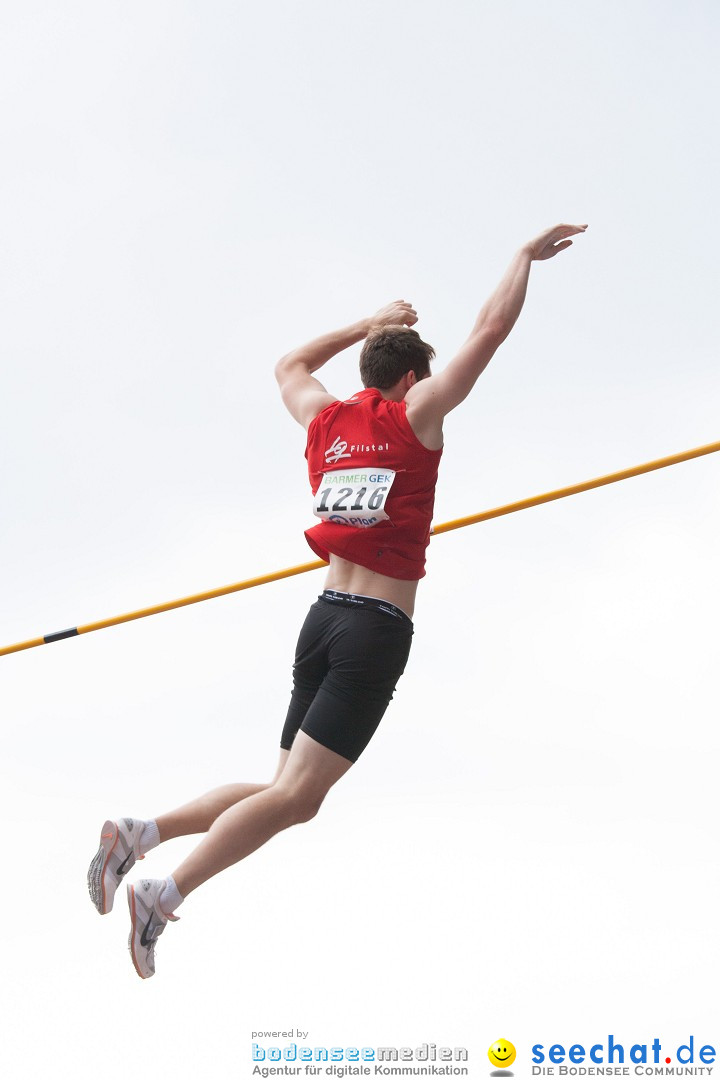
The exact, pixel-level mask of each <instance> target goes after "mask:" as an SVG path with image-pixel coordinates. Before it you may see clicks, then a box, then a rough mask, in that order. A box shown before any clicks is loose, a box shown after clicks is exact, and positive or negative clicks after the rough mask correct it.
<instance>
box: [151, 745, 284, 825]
mask: <svg viewBox="0 0 720 1080" xmlns="http://www.w3.org/2000/svg"><path fill="white" fill-rule="evenodd" d="M287 758H288V751H287V750H281V751H280V760H279V762H278V766H277V770H276V772H275V776H274V777H273V779H272V780H271V781H270V783H268V784H224V785H223V786H222V787H217V788H214V789H213V790H212V791H208V792H207V793H206V794H205V795H201V796H200V797H199V798H197V799H193V801H192V802H189V803H185V805H184V806H180V807H178V809H177V810H171V811H170V812H169V813H167V814H161V815H160V817H157V818H155V823H156V824H157V827H158V832H159V834H160V843H161V844H162V843H164V841H165V840H172V839H173V838H174V837H176V836H189V835H190V834H191V833H202V832H207V831H208V829H209V828H210V826H211V825H212V823H213V822H214V821H215V819H216V818H217V817H219V816H220V814H222V813H224V812H225V811H226V810H228V809H229V808H230V807H231V806H235V804H236V803H239V802H242V800H243V799H247V798H249V796H251V795H257V794H258V792H260V791H265V790H266V789H267V788H269V787H272V785H273V784H275V783H276V782H277V780H278V777H279V776H280V775H281V774H282V771H283V768H284V767H285V762H286V761H287Z"/></svg>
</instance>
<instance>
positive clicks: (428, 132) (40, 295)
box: [0, 0, 720, 1080]
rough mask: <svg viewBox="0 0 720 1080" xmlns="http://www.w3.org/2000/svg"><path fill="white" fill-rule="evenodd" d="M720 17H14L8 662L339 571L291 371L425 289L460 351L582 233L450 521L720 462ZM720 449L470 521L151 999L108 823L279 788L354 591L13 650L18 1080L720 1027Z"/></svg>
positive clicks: (66, 7)
mask: <svg viewBox="0 0 720 1080" xmlns="http://www.w3.org/2000/svg"><path fill="white" fill-rule="evenodd" d="M719 21H720V17H719V16H718V9H717V6H716V5H715V4H712V3H710V2H709V0H707V2H705V0H702V2H701V0H690V2H685V3H683V4H680V3H678V2H675V3H668V2H664V0H654V2H650V0H648V2H643V0H629V2H627V0H626V2H624V3H622V4H621V3H614V2H610V3H608V2H607V0H605V2H603V3H599V2H595V0H591V2H585V0H581V2H579V3H578V2H576V3H570V2H560V0H549V2H547V3H544V4H535V3H531V2H529V0H517V2H513V0H509V2H506V3H500V2H498V0H490V2H481V0H449V2H445V3H443V4H440V3H439V2H436V0H433V2H426V0H415V2H412V3H411V2H408V0H390V2H386V3H380V2H378V0H370V2H367V0H366V2H364V3H362V4H356V5H354V6H349V5H346V4H338V3H331V2H325V0H323V2H319V0H310V2H309V3H306V4H299V3H290V2H287V0H281V2H270V3H267V4H264V5H257V4H256V5H249V4H242V3H230V2H214V0H211V2H209V3H205V4H200V3H182V2H178V0H176V2H174V3H169V2H168V3H159V2H154V0H149V2H148V3H145V4H143V5H137V4H129V5H128V4H125V5H117V4H113V5H108V4H97V3H95V4H90V3H79V2H72V0H71V2H68V3H63V4H51V3H38V2H33V0H29V2H28V0H24V2H23V3H19V2H16V3H5V4H3V5H2V14H1V25H0V31H1V32H0V87H1V91H2V101H3V103H4V105H3V109H2V145H3V149H4V161H5V164H4V168H3V170H2V173H1V174H0V195H1V198H2V208H3V227H2V285H3V298H4V302H3V312H4V315H3V321H2V346H3V348H2V354H3V394H2V398H1V406H0V407H1V408H2V420H3V422H2V425H0V439H1V440H2V451H3V453H2V460H3V461H4V463H5V468H4V469H3V472H2V503H3V528H2V532H1V534H0V545H1V546H0V558H1V560H2V570H3V603H2V605H1V607H0V636H1V640H0V644H2V645H4V644H10V643H12V642H15V641H19V640H23V639H25V638H31V637H36V636H39V635H42V634H46V633H50V632H52V631H55V630H60V629H63V628H65V627H68V626H74V625H77V624H82V623H86V622H90V621H93V620H95V619H101V618H104V617H108V616H111V615H115V614H119V613H121V612H124V611H130V610H133V609H135V608H138V607H143V606H146V605H150V604H153V603H157V602H161V601H163V600H170V599H173V598H175V597H179V596H184V595H186V594H189V593H193V592H197V591H200V590H203V589H209V588H212V587H215V586H220V585H224V584H227V583H230V582H233V581H237V580H240V579H242V578H245V577H249V576H252V575H255V574H260V573H263V572H266V571H270V570H273V569H276V568H279V567H283V566H289V565H293V564H295V563H299V562H304V561H307V559H308V558H311V557H312V556H311V553H310V552H309V549H308V548H307V546H306V545H305V541H304V539H303V535H302V530H303V528H305V527H307V525H308V524H310V523H311V514H310V503H309V499H308V494H309V491H308V488H307V479H306V474H305V467H304V466H305V463H304V460H303V449H304V435H303V432H302V430H301V429H300V428H299V427H298V426H297V425H295V424H294V423H293V421H292V420H291V418H290V417H289V415H288V414H286V413H285V412H284V410H283V408H282V405H281V403H280V400H279V396H278V394H277V390H276V386H275V383H274V379H273V374H272V372H273V365H274V363H275V361H276V360H277V358H279V356H281V355H282V354H283V353H284V352H286V351H287V350H288V349H290V348H292V347H293V346H295V345H297V344H300V343H302V342H303V341H305V340H307V339H309V338H311V337H312V336H314V335H316V334H319V333H322V332H324V331H326V330H329V329H332V328H335V327H338V326H342V325H345V324H347V323H350V322H354V321H355V320H357V319H359V318H361V317H364V316H366V315H368V314H371V313H372V312H374V311H375V310H377V309H378V308H379V307H381V306H383V305H384V304H386V303H387V302H388V301H390V300H393V299H395V298H397V297H403V298H405V299H406V300H410V301H411V302H412V303H413V304H414V306H415V307H416V308H417V310H418V312H419V316H420V321H419V323H418V326H417V329H418V330H419V331H420V332H421V333H422V335H423V336H424V338H425V339H426V340H428V341H430V342H431V343H432V344H433V345H434V346H435V348H436V351H437V356H438V359H437V361H436V365H437V368H438V369H440V368H442V366H444V364H445V363H447V362H448V360H449V359H451V357H452V356H453V354H454V352H455V351H456V350H457V348H458V347H459V346H460V345H461V344H462V342H463V340H464V339H465V337H466V336H467V334H468V332H469V330H470V328H471V326H472V324H473V322H474V319H475V317H476V314H477V311H478V309H479V307H480V306H481V305H482V303H483V301H484V300H485V298H486V296H487V295H488V293H489V292H490V291H491V289H492V288H493V287H494V285H495V284H496V282H497V280H498V279H499V277H500V275H501V274H502V272H503V270H504V268H505V265H506V264H507V262H508V261H509V259H510V258H511V256H512V254H513V252H514V251H515V250H516V249H517V247H518V246H519V245H520V244H522V243H523V242H525V241H526V240H527V239H529V238H531V237H532V236H534V235H535V234H536V233H537V232H539V231H540V230H541V229H542V228H544V227H546V226H548V225H551V224H554V223H556V222H558V221H569V222H579V223H584V222H588V223H589V228H588V231H587V233H586V234H585V235H584V236H580V237H578V238H577V239H576V242H575V244H574V245H573V247H572V248H571V249H570V250H569V251H567V252H564V253H563V254H561V255H560V256H559V257H558V258H556V259H554V260H552V261H551V262H548V263H542V264H536V265H535V266H534V267H533V270H532V275H531V281H530V288H529V293H528V300H527V304H526V307H525V310H524V312H523V314H522V316H521V320H520V322H519V324H518V326H517V327H516V329H515V331H514V332H513V334H512V336H511V338H510V339H509V340H508V342H507V343H506V344H505V345H504V346H503V347H502V349H501V351H500V352H499V353H498V355H497V356H496V357H495V359H494V360H493V362H492V364H491V365H490V367H489V368H488V370H487V372H486V373H485V374H484V375H483V376H482V379H481V380H480V382H479V383H478V386H477V388H476V390H475V391H474V393H473V395H472V397H471V398H470V399H469V400H468V401H467V402H466V403H465V404H464V405H463V406H462V407H461V408H460V409H458V410H457V412H456V413H454V414H452V416H451V417H450V418H449V419H448V422H447V427H446V438H447V443H446V451H445V455H444V458H443V462H442V466H441V479H440V485H439V488H438V496H437V501H436V521H445V520H447V519H449V518H453V517H457V516H461V515H464V514H471V513H474V512H476V511H479V510H482V509H484V508H487V507H491V506H495V505H498V504H501V503H505V502H509V501H512V500H515V499H520V498H523V497H525V496H527V495H531V494H535V493H538V492H541V491H545V490H548V489H552V488H557V487H560V486H563V485H566V484H571V483H573V482H576V481H580V480H583V479H587V478H589V477H592V476H597V475H600V474H603V473H607V472H611V471H614V470H616V469H621V468H624V467H626V466H630V465H634V464H637V463H640V462H642V461H648V460H651V459H653V458H656V457H660V456H664V455H666V454H671V453H675V452H678V451H681V450H684V449H687V448H690V447H693V446H699V445H702V444H705V443H710V442H713V441H715V440H718V439H720V425H719V424H718V397H719V394H718V391H719V389H720V378H719V376H718V359H717V357H718V350H717V340H718V326H717V281H718V278H717V252H718V249H719V247H720V225H719V223H718V215H717V212H716V201H717V192H718V190H720V160H719V157H720V155H719V151H718V140H717V101H718V92H719V89H720V87H719V86H718V81H719V80H718V74H717V71H718V65H717V55H718V29H719V27H718V23H719ZM357 355H358V350H357V349H353V350H349V351H348V352H347V353H346V354H343V355H342V356H340V357H338V358H337V359H336V360H334V361H333V362H332V363H331V364H329V365H328V367H327V369H326V370H325V371H324V372H323V379H324V382H325V384H326V385H327V386H328V388H329V389H330V390H331V391H332V392H334V393H335V394H337V395H338V396H340V397H344V396H349V394H350V393H351V392H352V391H354V390H355V389H357V387H358V379H357V374H356V372H357ZM719 468H720V459H718V456H717V455H711V456H709V457H705V458H702V459H699V460H696V461H694V462H690V463H687V464H683V465H679V466H675V467H673V468H671V469H667V470H663V471H662V472H658V473H654V474H651V475H649V476H645V477H641V478H638V479H634V480H629V481H626V482H624V483H622V484H618V485H614V486H612V487H609V488H605V489H602V490H600V491H595V492H592V493H588V494H584V495H580V496H577V497H575V498H572V499H568V500H565V501H563V502H559V503H554V504H550V505H548V506H544V507H541V508H537V509H533V510H529V511H526V512H524V513H522V514H516V515H512V516H510V517H506V518H502V519H499V520H496V521H493V522H490V523H487V524H484V525H479V526H475V527H473V528H468V529H465V530H462V531H461V532H457V533H453V534H450V535H447V536H441V537H438V538H437V539H436V540H435V541H433V543H432V544H431V549H430V552H429V560H428V577H427V580H426V581H424V582H423V584H422V585H421V590H420V593H419V599H418V604H417V609H416V614H415V628H416V633H415V642H414V646H413V650H414V651H413V655H412V657H411V662H410V665H409V667H408V670H407V672H406V675H405V677H404V678H403V680H402V681H401V683H400V686H399V688H398V693H397V695H396V700H395V701H394V703H393V705H392V706H391V708H390V710H389V711H388V713H387V715H386V718H385V719H384V721H383V723H382V725H381V728H380V730H379V732H378V734H377V736H376V738H375V739H374V740H373V742H372V744H371V746H370V747H369V749H368V750H367V752H366V754H365V755H364V756H363V758H362V759H361V760H360V762H359V764H358V765H357V767H356V768H354V769H352V770H351V772H350V773H349V774H348V776H347V777H346V778H344V779H343V781H342V782H341V784H340V785H338V787H337V789H335V790H334V791H333V792H332V793H331V795H330V796H329V797H328V800H327V802H326V804H325V807H324V808H323V810H322V812H321V814H320V815H319V817H318V818H317V819H316V820H315V821H314V822H313V823H311V824H309V825H306V826H302V827H299V828H297V829H295V830H291V831H289V832H288V833H286V834H284V835H282V836H280V837H278V838H276V839H275V840H274V841H272V842H271V843H270V844H269V845H268V846H267V847H266V848H264V849H263V850H262V851H260V852H258V853H257V854H256V855H254V856H252V857H251V858H250V859H249V860H248V861H247V862H246V863H244V864H243V865H241V866H239V867H236V868H234V869H232V870H230V871H228V872H227V873H226V874H224V875H222V876H221V877H219V878H217V879H214V880H213V881H212V882H211V883H209V884H207V885H206V886H204V887H203V888H202V889H200V890H199V891H198V892H196V893H195V894H194V895H193V896H192V897H191V898H190V899H189V900H188V901H187V903H186V904H185V905H184V907H183V909H182V911H181V912H180V914H181V916H182V920H181V922H180V923H178V924H177V925H172V926H171V927H170V928H169V929H168V930H167V932H166V933H165V935H164V936H163V938H162V939H161V941H160V943H159V945H158V949H157V953H158V957H157V964H158V974H157V976H156V977H155V978H154V979H152V980H150V981H149V982H145V983H141V982H140V980H139V979H138V978H137V976H136V975H135V972H134V970H133V968H132V965H131V963H130V960H129V957H128V953H127V949H126V937H127V931H128V918H127V911H126V906H125V902H124V896H123V895H121V893H122V890H121V892H120V893H119V894H118V902H117V904H116V910H114V911H113V913H112V914H111V915H110V916H108V917H107V918H105V919H99V918H98V917H97V915H96V914H95V912H94V911H93V909H92V906H91V905H90V903H89V901H88V899H87V894H86V891H85V872H86V868H87V864H88V862H89V861H90V858H91V857H92V855H93V854H94V852H95V849H96V846H97V836H98V833H99V826H100V825H101V824H102V822H103V820H104V819H105V818H106V817H108V816H119V815H122V814H125V815H135V816H140V817H151V816H154V815H156V814H159V813H161V812H162V811H164V810H166V809H169V808H171V807H173V806H175V805H177V804H179V803H181V802H184V801H186V800H187V799H188V798H190V797H192V796H193V795H196V794H200V793H201V792H203V791H204V790H207V789H208V788H211V787H214V786H216V785H218V784H220V783H224V782H227V781H230V780H242V779H264V778H266V777H267V776H268V775H269V774H270V773H272V771H273V770H274V766H275V761H276V757H277V746H278V741H279V732H280V728H281V726H282V722H283V719H284V712H285V709H286V706H287V700H288V696H289V689H290V665H291V661H292V654H293V648H294V643H295V639H296V636H297V632H298V629H299V625H300V623H301V621H302V619H303V617H304V614H305V611H306V609H307V606H308V604H309V603H310V602H311V601H312V600H313V599H314V597H315V595H316V594H317V593H318V592H319V591H320V589H321V588H322V574H321V573H319V572H315V573H314V574H312V575H305V576H303V577H300V578H296V579H292V580H290V581H286V582H282V583H278V584H273V585H269V586H266V587H264V588H262V589H257V590H253V591H252V592H248V593H243V594H239V595H236V596H233V597H229V598H224V599H218V600H213V601H210V602H208V603H205V604H201V605H198V606H194V607H190V608H185V609H182V610H180V611H177V612H173V613H169V614H164V615H159V616H155V617H153V618H150V619H146V620H142V621H140V622H135V623H131V624H127V625H124V626H121V627H117V628H113V629H108V630H104V631H102V632H99V633H95V634H90V635H87V636H83V637H80V638H76V639H74V640H69V641H63V642H60V643H58V644H54V645H51V646H49V647H43V648H39V649H33V650H30V651H27V652H23V653H19V654H16V655H12V656H8V657H5V658H2V659H0V678H1V680H2V697H3V708H2V712H3V720H4V725H5V738H4V740H3V745H4V751H5V752H4V754H3V764H2V766H1V768H2V781H3V783H2V796H3V807H4V819H5V823H6V826H5V830H4V840H5V853H6V870H7V873H6V886H5V891H4V902H5V905H6V906H7V910H6V912H5V914H4V925H5V927H6V937H7V939H6V943H5V947H4V956H3V969H4V971H5V978H4V979H3V980H2V983H3V993H4V995H5V1000H4V1003H3V1006H2V1007H3V1012H4V1015H5V1018H6V1020H8V1018H9V1023H8V1024H7V1031H6V1034H5V1036H4V1038H3V1042H2V1048H0V1060H3V1065H4V1071H5V1073H6V1074H7V1075H8V1076H13V1077H33V1078H37V1077H38V1076H41V1075H56V1076H62V1077H64V1076H73V1077H77V1078H81V1080H84V1078H86V1077H87V1078H90V1077H95V1076H96V1075H97V1073H98V1070H99V1069H100V1068H102V1072H103V1075H104V1076H105V1077H107V1078H108V1080H112V1078H115V1077H120V1076H123V1077H125V1076H126V1075H127V1072H128V1069H135V1068H139V1067H142V1068H145V1067H147V1068H148V1069H150V1070H158V1069H162V1070H163V1074H164V1075H165V1074H167V1075H173V1076H175V1077H177V1078H178V1080H185V1078H186V1077H191V1076H198V1075H212V1076H213V1077H217V1078H218V1080H225V1078H228V1080H229V1078H231V1077H232V1078H235V1077H238V1078H244V1077H249V1076H250V1075H251V1062H250V1044H251V1036H252V1031H254V1030H257V1029H262V1028H265V1029H273V1028H283V1027H287V1026H293V1025H295V1026H299V1027H301V1028H303V1029H304V1030H308V1031H309V1037H308V1044H309V1045H339V1046H352V1045H356V1046H364V1045H370V1046H375V1045H396V1046H403V1045H410V1046H416V1045H419V1044H421V1043H422V1042H433V1041H434V1042H436V1043H438V1045H448V1046H466V1047H468V1048H469V1050H470V1053H471V1065H472V1070H471V1072H472V1075H474V1076H484V1075H487V1073H486V1071H485V1070H486V1069H488V1068H489V1066H488V1062H487V1057H486V1049H487V1047H488V1046H489V1045H490V1043H491V1042H493V1041H494V1040H495V1039H497V1038H498V1037H504V1038H508V1039H511V1040H512V1041H513V1042H514V1043H515V1045H516V1046H517V1048H518V1060H517V1063H516V1070H515V1071H516V1075H518V1076H529V1073H530V1047H531V1045H532V1044H533V1043H536V1042H541V1043H544V1044H546V1045H549V1044H550V1043H551V1042H554V1041H557V1042H560V1043H564V1044H566V1045H570V1044H571V1043H573V1042H580V1043H586V1044H588V1045H589V1044H590V1043H591V1042H597V1041H602V1040H604V1039H605V1038H606V1037H607V1035H608V1033H610V1032H612V1033H613V1035H614V1036H615V1038H616V1039H619V1040H621V1041H624V1042H625V1043H626V1045H630V1044H631V1043H636V1042H646V1041H647V1042H651V1041H652V1039H653V1038H654V1037H658V1038H660V1039H661V1042H662V1044H663V1049H665V1048H666V1047H667V1049H668V1053H669V1055H671V1056H672V1057H673V1062H674V1060H675V1056H674V1047H676V1046H677V1045H678V1044H679V1043H681V1042H683V1041H686V1040H687V1038H688V1037H689V1036H690V1035H691V1034H692V1035H694V1036H695V1038H696V1041H697V1042H698V1044H700V1043H714V1045H716V1046H720V1028H719V1027H718V1023H717V1016H718V1004H719V1002H718V990H717V977H716V975H717V969H718V960H719V959H720V957H719V956H718V939H717V933H716V923H717V902H716V898H717V894H718V886H719V885H720V880H719V878H720V875H719V874H718V861H717V857H716V850H717V823H718V810H717V775H718V765H719V763H720V761H719V755H718V736H717V718H718V701H717V643H716V634H717V608H718V601H719V600H720V597H719V595H718V592H719V589H718V575H717V536H718V528H719V526H720V505H719V500H718V469H719ZM192 843H193V841H192V840H190V839H188V840H177V841H173V842H172V843H171V844H170V845H168V847H167V848H162V849H160V850H159V851H158V852H154V853H153V854H152V855H151V856H150V857H149V858H148V860H147V861H146V862H145V863H144V864H143V866H142V871H143V873H146V874H148V875H152V876H165V875H166V874H168V873H170V872H172V870H173V869H174V868H175V867H176V866H177V865H178V863H179V862H180V860H181V858H182V856H183V853H184V852H185V851H187V850H189V848H190V846H191V845H192ZM138 876H140V875H139V872H138ZM108 1051H110V1052H108Z"/></svg>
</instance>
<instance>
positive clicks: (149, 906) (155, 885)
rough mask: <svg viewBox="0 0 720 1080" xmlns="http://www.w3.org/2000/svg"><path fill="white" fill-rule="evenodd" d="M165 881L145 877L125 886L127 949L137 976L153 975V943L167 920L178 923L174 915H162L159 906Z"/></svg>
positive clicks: (162, 912) (144, 977) (149, 976)
mask: <svg viewBox="0 0 720 1080" xmlns="http://www.w3.org/2000/svg"><path fill="white" fill-rule="evenodd" d="M165 884H166V882H165V881H164V880H148V879H147V878H146V879H144V880H143V881H138V883H137V884H136V885H130V884H128V887H127V897H128V907H129V908H130V922H131V926H130V936H129V938H128V948H129V949H130V955H131V956H132V962H133V964H134V965H135V970H136V971H137V973H138V975H139V976H140V978H141V979H149V978H151V977H152V976H153V975H154V974H155V942H156V941H157V939H158V938H159V937H160V935H161V934H162V932H163V930H164V929H165V927H166V926H167V924H168V920H169V921H171V922H178V916H177V915H166V914H165V912H164V911H163V910H162V908H161V907H160V897H161V896H162V893H163V890H164V888H165Z"/></svg>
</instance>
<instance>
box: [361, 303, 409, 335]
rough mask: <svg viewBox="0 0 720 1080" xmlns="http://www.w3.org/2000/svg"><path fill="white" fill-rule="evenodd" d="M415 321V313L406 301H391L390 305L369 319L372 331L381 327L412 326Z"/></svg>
mask: <svg viewBox="0 0 720 1080" xmlns="http://www.w3.org/2000/svg"><path fill="white" fill-rule="evenodd" d="M417 321H418V315H417V311H416V310H415V308H414V307H413V306H412V304H408V303H407V301H406V300H393V302H392V303H391V304H387V305H386V306H385V307H384V308H380V310H379V311H376V312H375V314H374V315H373V316H372V318H371V319H370V323H371V326H372V329H373V330H377V329H378V327H381V326H412V325H413V324H414V323H416V322H417Z"/></svg>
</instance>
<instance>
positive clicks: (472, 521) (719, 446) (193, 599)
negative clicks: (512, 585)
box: [0, 442, 720, 656]
mask: <svg viewBox="0 0 720 1080" xmlns="http://www.w3.org/2000/svg"><path fill="white" fill-rule="evenodd" d="M718 450H720V442H715V443H708V444H707V446H697V447H695V449H693V450H685V451H684V452H683V453H681V454H672V455H671V456H670V457H664V458H658V459H657V460H656V461H648V462H646V463H645V464H644V465H634V466H633V467H632V468H630V469H622V470H621V471H620V472H615V473H609V474H608V475H607V476H598V477H596V478H595V479H594V480H585V481H583V483H581V484H572V485H571V486H570V487H565V488H558V490H557V491H547V492H545V493H544V494H543V495H532V496H531V497H530V498H529V499H521V500H520V501H519V502H514V503H507V505H505V506H497V507H495V508H494V509H493V510H483V511H481V513H479V514H471V515H470V516H469V517H462V518H456V519H455V520H454V521H446V522H444V523H443V524H441V525H435V526H434V528H433V530H432V533H433V536H439V535H440V533H445V532H452V530H453V529H463V528H465V526H466V525H476V524H478V522H480V521H489V520H490V518H496V517H502V516H503V515H504V514H514V513H516V512H517V511H518V510H527V509H529V507H531V506H539V505H540V504H541V503H546V502H553V501H554V500H555V499H566V498H567V497H568V496H569V495H578V494H579V493H580V492H581V491H590V490H591V488H597V487H603V486H604V485H605V484H615V483H617V481H618V480H627V479H629V477H631V476H640V475H641V474H642V473H647V472H652V471H653V470H654V469H665V468H667V467H668V465H678V464H679V463H680V462H681V461H690V459H691V458H696V457H702V456H703V455H704V454H714V453H716V452H717V451H718ZM322 566H327V563H325V562H323V561H322V560H321V559H316V560H315V561H314V562H307V563H300V564H299V565H298V566H289V567H287V568H286V569H285V570H274V571H273V572H272V573H270V574H261V575H260V577H254V578H248V579H247V580H246V581H238V582H236V583H235V584H234V585H223V586H222V587H221V588H219V589H210V590H209V591H208V592H202V593H195V594H194V595H193V596H185V597H183V598H182V599H180V600H170V601H168V602H167V603H165V604H156V605H155V606H154V607H147V608H141V609H140V610H139V611H130V612H128V613H127V614H126V615H115V616H114V617H113V618H111V619H101V620H100V621H99V622H94V623H86V624H85V626H74V627H72V628H71V629H70V630H60V631H58V632H57V633H54V634H46V635H44V636H43V637H38V638H32V639H31V640H29V641H20V642H18V643H17V644H16V645H6V646H5V647H4V648H1V649H0V656H7V655H8V654H9V653H15V652H21V651H22V650H23V649H33V648H35V646H36V645H49V644H50V643H51V642H53V641H61V640H62V639H63V638H68V637H76V636H77V635H78V634H89V633H91V632H92V631H93V630H104V629H105V628H106V627H108V626H117V625H118V624H119V623H124V622H131V621H132V620H133V619H144V618H145V616H146V615H159V614H160V612H162V611H172V610H173V608H179V607H186V606H187V605H188V604H199V603H200V602H201V601H202V600H212V599H213V598H214V597H216V596H227V595H228V594H229V593H235V592H242V590H243V589H253V588H255V586H256V585H267V584H268V583H269V582H271V581H279V580H280V579H281V578H288V577H294V576H295V575H296V574H306V573H307V572H308V571H309V570H319V569H320V567H322Z"/></svg>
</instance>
